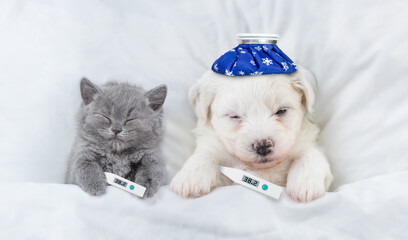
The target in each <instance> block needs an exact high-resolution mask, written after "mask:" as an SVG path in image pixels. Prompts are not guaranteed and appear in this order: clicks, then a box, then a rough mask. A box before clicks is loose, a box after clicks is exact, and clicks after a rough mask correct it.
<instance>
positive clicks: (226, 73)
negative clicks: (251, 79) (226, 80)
mask: <svg viewBox="0 0 408 240" xmlns="http://www.w3.org/2000/svg"><path fill="white" fill-rule="evenodd" d="M225 75H227V76H234V74H232V71H228V70H227V69H225Z"/></svg>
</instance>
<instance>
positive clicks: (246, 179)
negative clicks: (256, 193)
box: [242, 175, 259, 187]
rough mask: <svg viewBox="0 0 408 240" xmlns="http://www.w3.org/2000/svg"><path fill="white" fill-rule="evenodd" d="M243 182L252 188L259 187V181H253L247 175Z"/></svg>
mask: <svg viewBox="0 0 408 240" xmlns="http://www.w3.org/2000/svg"><path fill="white" fill-rule="evenodd" d="M242 181H243V182H246V183H248V184H251V185H252V186H255V187H258V185H259V181H257V180H255V179H252V178H250V177H247V176H245V175H244V176H243V177H242Z"/></svg>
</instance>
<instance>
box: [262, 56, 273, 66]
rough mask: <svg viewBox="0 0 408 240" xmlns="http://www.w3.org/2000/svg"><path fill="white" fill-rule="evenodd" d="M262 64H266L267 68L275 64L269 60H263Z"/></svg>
mask: <svg viewBox="0 0 408 240" xmlns="http://www.w3.org/2000/svg"><path fill="white" fill-rule="evenodd" d="M262 63H263V64H265V65H266V66H269V65H271V64H273V62H272V60H271V59H269V58H262Z"/></svg>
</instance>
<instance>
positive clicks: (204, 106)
mask: <svg viewBox="0 0 408 240" xmlns="http://www.w3.org/2000/svg"><path fill="white" fill-rule="evenodd" d="M206 76H207V74H204V76H203V77H202V78H201V79H200V80H198V82H197V83H196V84H194V85H193V86H192V87H191V88H190V90H189V92H188V99H189V100H190V103H191V106H192V107H193V109H194V112H195V114H196V115H197V119H198V122H197V127H200V126H203V125H205V124H206V123H207V121H208V120H209V119H210V117H211V111H210V106H211V103H212V101H213V99H214V93H215V91H214V87H212V84H211V83H210V79H208V78H207V77H206Z"/></svg>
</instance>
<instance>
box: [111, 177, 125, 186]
mask: <svg viewBox="0 0 408 240" xmlns="http://www.w3.org/2000/svg"><path fill="white" fill-rule="evenodd" d="M113 182H114V183H117V184H119V185H121V186H123V187H126V185H127V182H125V181H122V180H119V179H117V178H115V179H114V180H113Z"/></svg>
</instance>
